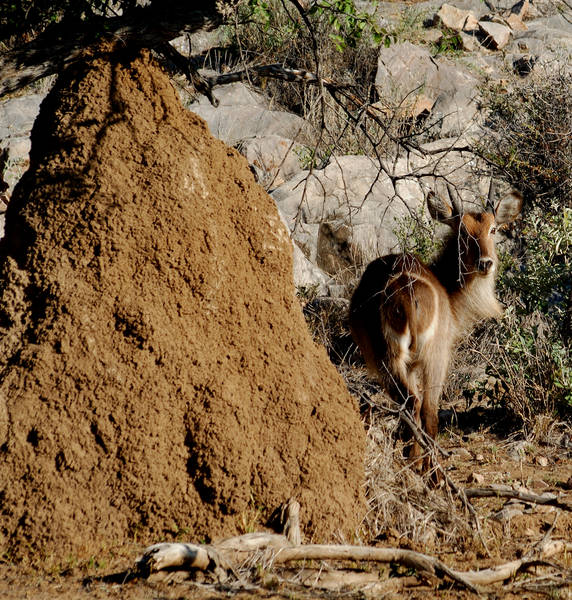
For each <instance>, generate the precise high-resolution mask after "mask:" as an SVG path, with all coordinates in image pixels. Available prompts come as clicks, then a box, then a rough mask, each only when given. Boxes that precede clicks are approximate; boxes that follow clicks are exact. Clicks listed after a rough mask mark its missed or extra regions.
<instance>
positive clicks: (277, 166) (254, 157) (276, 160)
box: [237, 135, 309, 189]
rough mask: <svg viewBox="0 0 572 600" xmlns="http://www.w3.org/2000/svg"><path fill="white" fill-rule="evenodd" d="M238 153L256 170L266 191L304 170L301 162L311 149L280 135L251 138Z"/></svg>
mask: <svg viewBox="0 0 572 600" xmlns="http://www.w3.org/2000/svg"><path fill="white" fill-rule="evenodd" d="M237 149H238V151H239V152H240V153H241V154H242V155H243V156H244V157H245V158H246V160H248V162H249V163H250V165H251V166H252V167H253V168H254V170H255V172H256V175H257V177H258V182H259V183H260V185H262V186H263V187H264V188H265V189H269V188H275V187H278V186H279V185H281V184H283V183H284V181H286V180H287V179H291V178H292V177H293V176H294V175H296V174H297V173H299V172H300V171H301V170H302V167H301V166H300V160H301V158H300V157H302V156H304V152H309V149H308V148H306V147H305V146H301V145H300V144H296V143H295V142H293V141H292V140H289V139H286V138H283V137H281V136H279V135H266V136H259V137H255V138H249V139H246V140H243V141H242V142H240V143H239V144H238V146H237Z"/></svg>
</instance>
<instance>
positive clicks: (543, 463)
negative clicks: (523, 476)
mask: <svg viewBox="0 0 572 600" xmlns="http://www.w3.org/2000/svg"><path fill="white" fill-rule="evenodd" d="M534 462H535V463H536V464H537V465H538V466H539V467H547V466H548V459H547V458H546V456H537V457H536V458H535V459H534Z"/></svg>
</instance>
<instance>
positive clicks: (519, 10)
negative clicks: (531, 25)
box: [509, 0, 530, 21]
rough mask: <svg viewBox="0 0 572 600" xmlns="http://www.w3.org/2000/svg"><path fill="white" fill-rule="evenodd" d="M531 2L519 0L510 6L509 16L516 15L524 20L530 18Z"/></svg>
mask: <svg viewBox="0 0 572 600" xmlns="http://www.w3.org/2000/svg"><path fill="white" fill-rule="evenodd" d="M529 11H530V2H529V0H519V1H518V2H517V3H516V4H513V5H512V6H511V7H510V11H509V16H510V15H515V16H516V17H518V18H519V19H521V21H522V20H524V19H526V18H529V16H530V15H529Z"/></svg>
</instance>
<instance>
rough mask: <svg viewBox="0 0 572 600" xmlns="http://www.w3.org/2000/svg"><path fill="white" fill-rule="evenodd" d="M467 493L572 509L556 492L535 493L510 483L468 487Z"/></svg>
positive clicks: (472, 495)
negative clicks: (512, 485)
mask: <svg viewBox="0 0 572 600" xmlns="http://www.w3.org/2000/svg"><path fill="white" fill-rule="evenodd" d="M465 495H466V496H467V498H491V497H498V498H515V499H517V500H522V501H523V502H531V503H533V504H544V505H548V506H555V507H557V508H561V509H563V510H571V511H572V504H570V503H569V502H564V501H562V500H560V499H559V498H558V496H557V495H556V494H552V493H544V494H535V493H533V492H530V491H529V490H526V489H518V488H513V487H511V486H509V485H501V484H492V485H490V486H488V487H479V488H467V489H465Z"/></svg>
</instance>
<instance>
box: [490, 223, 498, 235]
mask: <svg viewBox="0 0 572 600" xmlns="http://www.w3.org/2000/svg"><path fill="white" fill-rule="evenodd" d="M496 232H497V228H496V227H495V226H494V225H493V226H492V227H491V235H494V234H495V233H496Z"/></svg>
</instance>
